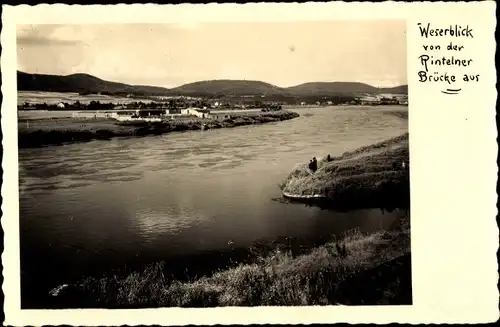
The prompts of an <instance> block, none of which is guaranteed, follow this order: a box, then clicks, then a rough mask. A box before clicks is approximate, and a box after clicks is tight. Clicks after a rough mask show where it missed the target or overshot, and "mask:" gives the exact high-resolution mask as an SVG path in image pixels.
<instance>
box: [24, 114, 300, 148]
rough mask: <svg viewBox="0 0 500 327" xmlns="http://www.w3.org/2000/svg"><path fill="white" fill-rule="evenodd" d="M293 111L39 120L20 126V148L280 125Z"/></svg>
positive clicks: (295, 115) (291, 115) (293, 116)
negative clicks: (151, 119) (155, 118)
mask: <svg viewBox="0 0 500 327" xmlns="http://www.w3.org/2000/svg"><path fill="white" fill-rule="evenodd" d="M298 116H299V114H297V113H295V112H291V111H285V110H282V111H275V112H265V113H264V112H262V113H261V114H258V115H241V116H234V117H232V118H231V119H225V120H207V119H191V120H165V121H162V122H141V121H138V122H137V121H136V122H117V121H115V120H112V119H68V118H60V119H39V120H30V121H19V122H18V145H19V147H20V148H27V147H38V146H43V145H58V144H65V143H72V142H86V141H91V140H109V139H112V138H114V137H134V136H148V135H161V134H166V133H170V132H181V131H189V130H200V129H202V127H203V125H204V127H203V128H205V129H218V128H231V127H236V126H244V125H254V124H264V123H269V122H278V121H283V120H288V119H293V118H296V117H298Z"/></svg>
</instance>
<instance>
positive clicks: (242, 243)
mask: <svg viewBox="0 0 500 327" xmlns="http://www.w3.org/2000/svg"><path fill="white" fill-rule="evenodd" d="M406 110H407V107H394V106H391V107H322V108H307V109H297V112H299V113H300V114H301V117H299V118H297V119H293V120H289V121H284V122H279V123H270V124H264V125H259V126H244V127H237V128H233V129H218V130H208V131H190V132H184V133H171V134H166V135H162V136H154V137H143V138H130V139H116V140H111V141H93V142H88V143H78V144H70V145H64V146H50V147H44V148H37V149H20V150H19V174H20V185H19V187H20V233H21V234H20V237H21V271H22V273H21V282H22V301H23V307H37V306H43V304H41V303H39V302H40V299H38V300H37V298H38V297H39V296H40V295H41V294H42V293H43V294H46V292H47V291H48V290H49V289H51V288H53V287H55V286H57V285H59V284H62V283H65V282H71V281H73V280H76V279H78V278H81V277H84V276H87V275H96V274H97V275H99V274H102V273H105V272H106V271H108V270H109V269H114V268H119V267H122V266H126V265H133V264H140V263H148V262H154V261H158V260H163V259H168V258H169V257H172V256H176V257H183V256H185V257H186V258H187V257H189V256H190V255H194V254H202V253H205V252H210V251H212V252H213V251H215V252H217V251H222V250H227V248H228V246H229V245H228V242H229V241H231V242H232V243H233V244H232V246H231V247H232V248H233V247H234V248H245V247H249V246H250V245H252V244H255V242H258V241H262V240H269V241H272V240H277V239H280V238H283V237H295V238H299V239H302V240H304V242H309V241H311V242H312V243H314V240H317V239H320V238H321V237H323V236H328V237H330V236H331V235H332V234H337V235H338V234H340V233H341V232H343V231H346V230H348V229H351V228H355V227H357V228H359V229H360V230H361V231H374V230H377V229H380V228H383V227H386V226H388V225H389V224H391V223H392V222H393V221H394V220H395V219H396V218H397V217H398V215H401V213H399V212H397V211H396V212H393V213H391V214H387V213H386V214H382V213H381V212H380V211H379V210H376V209H373V210H361V211H354V212H347V213H341V212H332V211H327V210H320V209H318V208H315V207H308V206H305V205H301V204H290V203H284V202H283V201H277V200H276V199H277V198H280V195H281V194H280V190H279V188H278V184H279V183H280V182H282V181H283V180H284V179H285V178H286V177H287V175H288V174H289V173H290V171H292V169H293V168H294V167H295V166H296V165H297V164H299V163H303V162H307V161H308V160H309V159H310V158H312V157H313V156H316V157H321V156H324V155H326V154H328V153H329V154H331V155H332V156H336V155H341V154H342V153H343V152H344V151H348V150H352V149H355V148H357V147H359V146H363V145H368V144H371V143H375V142H378V141H382V140H384V139H387V138H391V137H394V136H398V135H401V134H402V133H405V132H407V131H408V121H407V120H406V119H402V118H401V117H398V116H397V115H392V114H390V112H391V111H406ZM202 257H203V256H200V257H198V258H202ZM199 260H202V259H199ZM180 262H182V261H180ZM194 266H195V267H196V263H195V265H194Z"/></svg>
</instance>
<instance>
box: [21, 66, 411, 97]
mask: <svg viewBox="0 0 500 327" xmlns="http://www.w3.org/2000/svg"><path fill="white" fill-rule="evenodd" d="M17 85H18V90H19V91H47V92H50V91H52V92H78V93H103V94H106V93H109V94H140V95H190V96H239V97H241V96H245V95H248V96H260V95H261V96H266V97H272V98H276V99H280V98H283V99H285V98H299V97H307V96H309V97H311V96H313V97H314V96H339V95H346V96H347V95H348V96H352V95H359V94H365V93H404V94H406V93H408V86H407V85H402V86H397V87H393V88H377V87H374V86H371V85H368V84H364V83H357V82H312V83H305V84H300V85H297V86H292V87H287V88H282V87H279V86H276V85H273V84H269V83H265V82H261V81H251V80H227V79H226V80H210V81H199V82H194V83H189V84H184V85H181V86H178V87H175V88H172V89H167V88H163V87H156V86H144V85H129V84H124V83H117V82H110V81H105V80H102V79H100V78H97V77H95V76H92V75H88V74H73V75H67V76H59V75H45V74H28V73H24V72H20V71H18V72H17Z"/></svg>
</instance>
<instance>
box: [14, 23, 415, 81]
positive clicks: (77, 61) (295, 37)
mask: <svg viewBox="0 0 500 327" xmlns="http://www.w3.org/2000/svg"><path fill="white" fill-rule="evenodd" d="M17 66H18V70H21V71H24V72H28V73H38V74H55V75H69V74H74V73H87V74H91V75H94V76H96V77H99V78H102V79H105V80H109V81H115V82H122V83H127V84H135V85H139V84H140V85H155V86H163V87H168V88H170V87H176V86H179V85H182V84H185V83H191V82H195V81H201V80H214V79H242V80H260V81H263V82H267V83H271V84H274V85H277V86H281V87H288V86H294V85H298V84H301V83H306V82H336V81H342V82H362V83H367V84H370V85H373V86H376V87H391V86H397V85H403V84H407V73H406V23H405V22H404V21H394V20H392V21H390V20H383V21H382V20H381V21H349V20H346V21H324V22H274V23H273V22H269V23H268V22H255V23H249V22H245V23H185V24H106V25H104V24H103V25H95V24H92V25H18V26H17Z"/></svg>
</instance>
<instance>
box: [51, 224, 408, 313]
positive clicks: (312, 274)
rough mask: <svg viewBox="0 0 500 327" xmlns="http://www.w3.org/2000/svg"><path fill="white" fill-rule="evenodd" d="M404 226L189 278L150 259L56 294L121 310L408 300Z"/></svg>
mask: <svg viewBox="0 0 500 327" xmlns="http://www.w3.org/2000/svg"><path fill="white" fill-rule="evenodd" d="M409 231H410V228H409V220H408V219H402V220H401V221H399V222H397V224H396V225H395V226H392V227H391V228H390V229H388V230H385V231H380V232H377V233H373V234H370V235H364V234H362V233H360V232H359V231H356V230H354V231H351V232H350V233H348V234H347V235H345V237H344V238H343V239H342V240H341V241H339V243H341V244H345V247H346V250H347V255H345V256H343V255H341V253H339V252H338V251H337V247H336V242H337V241H332V242H329V243H327V244H325V245H324V246H321V247H318V248H315V249H313V250H312V251H311V252H310V253H307V254H304V255H299V256H294V255H293V254H292V253H291V252H289V251H285V252H275V253H272V254H270V255H267V256H263V257H259V258H258V260H256V261H255V262H254V263H252V264H241V265H239V266H237V267H234V268H230V269H226V270H222V271H219V272H216V273H214V274H213V275H211V276H206V277H202V278H199V279H196V280H192V281H187V282H181V281H178V280H170V279H167V278H165V275H164V271H165V263H164V262H161V263H155V264H152V265H149V266H147V267H145V268H144V269H143V270H142V271H138V272H133V273H130V274H128V275H126V276H118V275H115V276H107V277H103V278H87V279H85V280H83V282H82V283H81V284H80V285H79V286H71V287H69V288H67V289H66V290H65V292H62V293H61V294H60V295H58V298H59V301H61V302H60V303H64V305H66V306H67V305H71V304H70V302H69V300H73V303H72V305H73V306H77V307H121V308H123V307H128V308H139V307H164V306H168V307H172V306H174V307H212V306H258V305H326V304H405V303H406V304H411V283H410V279H411V278H410V260H409V252H410V241H409ZM360 285H362V288H360ZM409 294H410V295H409ZM75 299H76V302H75Z"/></svg>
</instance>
